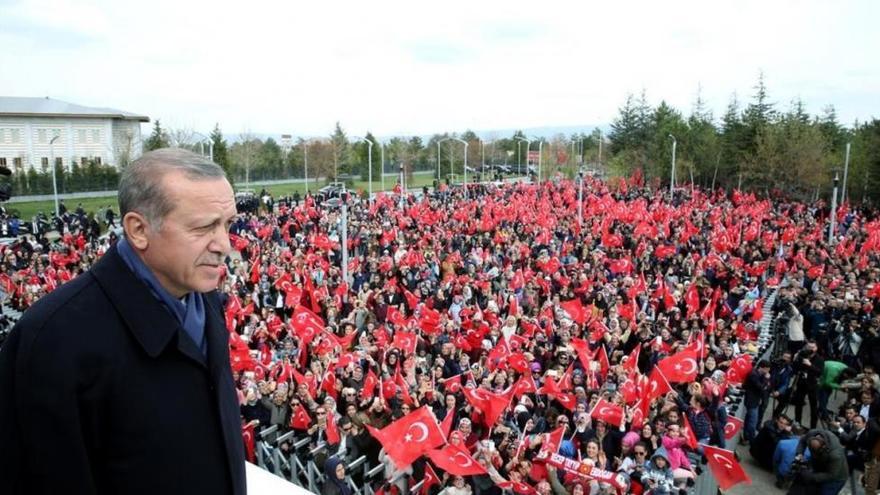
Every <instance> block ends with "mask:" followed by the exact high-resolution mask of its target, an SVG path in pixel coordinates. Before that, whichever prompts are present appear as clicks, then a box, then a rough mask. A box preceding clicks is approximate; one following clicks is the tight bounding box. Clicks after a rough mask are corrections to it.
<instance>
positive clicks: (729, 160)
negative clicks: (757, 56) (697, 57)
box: [608, 76, 880, 201]
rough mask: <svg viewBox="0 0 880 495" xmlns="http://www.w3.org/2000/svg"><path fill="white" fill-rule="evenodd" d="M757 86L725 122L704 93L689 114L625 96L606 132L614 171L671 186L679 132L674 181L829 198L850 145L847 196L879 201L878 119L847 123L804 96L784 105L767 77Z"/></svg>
mask: <svg viewBox="0 0 880 495" xmlns="http://www.w3.org/2000/svg"><path fill="white" fill-rule="evenodd" d="M754 89H755V92H754V95H753V96H752V97H751V99H750V100H749V101H748V102H747V103H745V104H743V103H742V102H740V101H739V99H738V98H737V97H736V95H734V96H733V97H731V99H730V102H729V104H728V105H727V108H726V111H725V112H724V115H722V116H721V118H720V119H716V118H715V117H714V116H713V115H712V112H711V111H709V110H707V107H706V102H705V101H703V100H702V98H701V97H700V96H699V95H698V96H697V99H696V101H695V103H694V105H693V108H692V109H691V111H690V114H689V115H687V116H685V115H684V114H683V113H682V112H681V111H679V110H677V109H675V108H672V107H671V106H669V105H668V104H667V103H666V102H665V101H661V102H660V103H659V104H658V105H657V106H655V107H652V106H651V105H650V104H649V103H648V102H647V98H646V95H645V92H644V91H643V92H642V93H641V95H640V96H639V97H636V96H634V95H632V94H630V95H628V96H627V98H626V100H625V102H624V103H623V105H622V106H621V107H620V109H619V112H618V115H617V117H616V118H615V119H614V122H613V123H612V125H611V132H610V133H609V136H608V139H609V144H610V146H609V148H610V151H611V153H612V157H611V158H610V161H609V163H608V165H609V168H610V169H611V170H612V171H613V172H614V173H616V174H620V175H627V174H629V173H631V172H633V171H634V170H635V169H636V168H641V169H642V170H643V171H644V173H645V176H646V177H648V178H654V179H659V180H660V181H661V183H665V184H668V183H669V180H670V174H671V167H672V144H673V137H674V139H675V141H676V142H677V146H676V183H677V184H689V183H691V182H693V183H695V184H698V185H700V186H703V187H710V188H711V187H725V188H728V189H730V188H741V189H747V190H754V191H758V192H762V193H764V194H769V193H773V192H774V191H779V192H782V193H784V194H788V195H791V196H794V197H798V198H800V199H812V198H816V197H819V196H823V197H827V196H830V193H831V188H832V181H833V177H834V175H835V173H837V175H838V177H839V179H840V181H841V186H842V180H843V175H844V164H845V154H846V147H847V144H848V143H849V144H850V145H851V147H850V157H849V168H848V174H847V175H848V177H847V197H848V198H849V199H850V201H866V200H871V201H876V200H877V199H878V194H880V188H878V185H880V120H877V119H876V118H872V119H871V120H869V121H867V122H858V121H857V122H854V123H853V124H852V126H851V127H845V126H843V125H842V124H841V123H840V122H839V121H838V118H837V114H836V112H835V109H834V107H833V106H831V105H829V106H826V107H825V108H824V109H823V110H822V113H821V114H819V115H809V114H808V113H807V112H806V110H805V107H806V105H805V103H804V102H803V101H802V100H801V99H795V100H793V101H792V102H790V104H788V105H787V107H784V108H783V107H781V106H780V105H778V104H775V103H773V102H771V100H770V97H769V95H768V90H767V87H766V85H765V83H764V79H763V76H759V78H758V81H757V84H756V85H755V88H754Z"/></svg>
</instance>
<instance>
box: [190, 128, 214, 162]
mask: <svg viewBox="0 0 880 495" xmlns="http://www.w3.org/2000/svg"><path fill="white" fill-rule="evenodd" d="M193 134H195V135H197V136H201V138H202V139H201V140H200V141H199V146H200V147H201V149H202V155H204V154H205V143H208V158H209V159H210V160H211V161H212V162H213V161H214V140H213V139H211V138H209V137H208V136H205V135H204V134H202V133H201V132H195V131H194V132H193Z"/></svg>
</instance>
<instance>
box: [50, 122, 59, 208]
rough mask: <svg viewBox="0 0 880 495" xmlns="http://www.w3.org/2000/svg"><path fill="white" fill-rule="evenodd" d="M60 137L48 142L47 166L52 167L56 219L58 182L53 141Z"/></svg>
mask: <svg viewBox="0 0 880 495" xmlns="http://www.w3.org/2000/svg"><path fill="white" fill-rule="evenodd" d="M60 137H61V135H60V134H59V135H57V136H54V137H53V138H52V139H51V140H49V165H50V166H51V167H52V193H53V195H54V196H55V217H56V218H58V215H59V213H58V180H57V179H56V178H55V141H57V140H58V138H60Z"/></svg>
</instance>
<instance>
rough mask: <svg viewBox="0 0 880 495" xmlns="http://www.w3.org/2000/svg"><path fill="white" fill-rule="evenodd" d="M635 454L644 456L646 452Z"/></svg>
mask: <svg viewBox="0 0 880 495" xmlns="http://www.w3.org/2000/svg"><path fill="white" fill-rule="evenodd" d="M635 454H636V455H645V454H647V452H636V453H635Z"/></svg>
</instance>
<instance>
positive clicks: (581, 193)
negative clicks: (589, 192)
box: [578, 167, 584, 227]
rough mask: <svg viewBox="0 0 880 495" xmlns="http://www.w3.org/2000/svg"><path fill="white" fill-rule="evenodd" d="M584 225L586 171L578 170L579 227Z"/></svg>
mask: <svg viewBox="0 0 880 495" xmlns="http://www.w3.org/2000/svg"><path fill="white" fill-rule="evenodd" d="M583 225H584V169H583V167H581V168H580V170H578V227H583Z"/></svg>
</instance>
